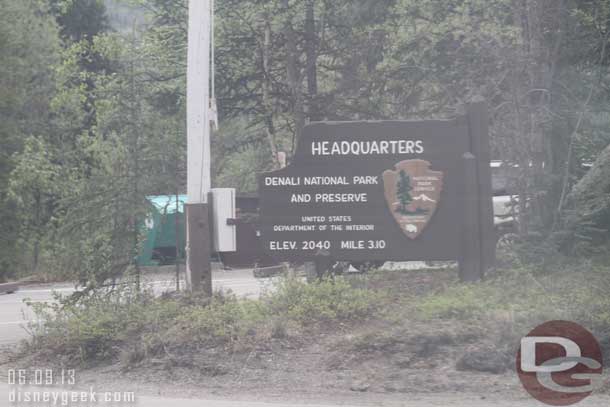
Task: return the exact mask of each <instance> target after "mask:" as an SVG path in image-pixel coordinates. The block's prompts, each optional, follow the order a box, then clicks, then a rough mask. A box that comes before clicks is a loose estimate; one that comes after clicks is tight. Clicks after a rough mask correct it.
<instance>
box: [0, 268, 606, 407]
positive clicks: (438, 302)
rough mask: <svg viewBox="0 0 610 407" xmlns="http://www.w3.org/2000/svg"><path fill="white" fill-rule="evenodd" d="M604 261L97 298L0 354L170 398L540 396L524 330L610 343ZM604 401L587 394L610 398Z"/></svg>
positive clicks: (91, 382)
mask: <svg viewBox="0 0 610 407" xmlns="http://www.w3.org/2000/svg"><path fill="white" fill-rule="evenodd" d="M606 273H607V270H605V269H604V270H598V271H595V270H593V271H590V272H589V274H588V275H587V280H586V282H585V283H584V284H583V282H582V281H581V280H580V278H579V276H578V275H576V274H574V273H573V272H558V273H556V274H554V275H548V276H547V275H535V274H532V272H531V270H514V271H510V272H509V271H504V272H502V274H500V275H496V276H495V277H492V278H491V279H490V281H489V282H487V283H482V284H478V285H463V284H458V283H457V280H456V272H455V270H452V269H444V270H408V271H405V270H394V271H378V272H374V273H371V274H369V275H365V276H358V275H354V276H348V277H346V278H338V279H336V280H335V281H327V282H323V283H318V284H314V285H308V284H305V283H303V282H302V281H301V280H299V279H296V280H294V279H292V280H291V279H282V280H280V281H279V284H278V286H277V287H276V289H275V291H273V292H271V293H268V294H266V295H263V296H262V299H261V300H260V301H252V300H244V299H239V298H237V297H230V296H220V297H217V298H216V299H214V300H213V301H212V303H209V302H205V301H203V302H202V301H201V300H200V299H198V298H196V297H190V296H186V297H184V298H182V297H175V296H169V297H168V296H165V297H162V298H159V299H152V298H151V299H150V300H146V301H147V302H146V305H145V306H143V307H139V306H135V308H129V309H123V308H116V305H117V304H116V303H115V305H113V306H112V307H111V308H108V310H106V308H105V305H104V303H96V304H92V306H91V308H90V309H91V312H93V313H92V314H89V313H88V312H89V311H83V312H85V313H83V314H80V315H81V316H78V318H79V320H83V319H84V320H87V324H86V325H77V326H73V327H72V328H68V327H67V326H65V325H63V323H62V322H61V321H54V322H52V323H51V325H48V327H49V328H50V329H51V330H50V331H47V333H46V336H39V337H38V338H37V343H36V344H35V345H34V346H33V347H30V348H29V352H28V353H27V354H23V353H22V354H21V355H17V357H15V358H13V359H11V361H10V363H7V364H5V365H4V366H5V367H6V366H11V367H23V368H28V369H35V368H36V367H40V366H58V367H64V368H76V369H77V371H78V378H79V381H78V384H79V385H82V386H84V387H88V386H102V387H104V388H112V389H113V390H114V389H117V390H122V389H124V390H125V391H136V392H137V393H138V394H142V395H155V396H164V397H180V398H184V397H189V398H190V397H192V398H202V399H207V398H210V397H211V396H214V397H218V398H228V399H235V398H239V397H241V398H242V399H244V400H265V401H270V400H271V401H273V400H276V399H277V400H289V401H293V400H299V401H308V402H311V403H320V402H325V403H328V402H331V401H332V402H336V403H339V404H340V403H371V404H375V403H378V402H379V400H384V403H386V402H388V403H389V402H394V401H395V402H400V401H401V400H403V401H404V399H405V398H408V400H413V395H418V396H421V397H423V398H426V397H428V396H431V397H432V398H433V397H437V396H439V395H441V396H440V397H441V398H440V399H439V400H443V403H446V402H447V401H448V400H452V398H455V399H456V400H461V401H463V402H464V403H466V401H467V400H468V403H470V402H471V401H473V400H491V399H498V400H500V399H502V400H511V401H515V400H516V401H519V400H521V402H522V403H525V404H523V405H535V404H533V403H532V404H528V400H529V399H528V397H526V395H525V393H524V391H523V390H522V387H521V385H520V383H519V381H518V379H517V376H516V374H515V372H514V365H515V355H516V349H517V346H518V343H519V338H520V337H521V336H523V335H525V334H526V333H527V332H528V331H529V329H531V328H532V327H534V326H536V325H537V324H538V323H540V322H544V321H546V320H549V319H555V318H564V319H569V320H574V321H577V322H579V323H582V324H583V325H585V326H587V327H589V328H590V329H592V330H593V331H594V332H595V334H596V335H597V336H598V338H599V339H600V341H601V342H602V346H604V347H605V349H606V355H608V350H610V335H608V330H607V327H608V323H607V322H608V321H606V320H605V319H604V318H605V316H604V315H605V314H604V313H603V312H601V310H604V309H608V304H607V301H608V298H607V296H606V295H605V293H606V292H607V291H605V290H606V285H607V283H608V281H607V274H606ZM534 281H535V282H536V283H534ZM604 284H605V285H604ZM85 309H87V306H85ZM75 311H78V312H80V311H79V310H72V312H75ZM77 315H78V314H77ZM115 315H116V317H114V318H115V319H112V318H113V316H115ZM109 318H110V319H109ZM98 320H99V321H101V323H100V322H99V321H98ZM125 321H128V324H127V325H125V323H126V322H125ZM75 322H76V321H75ZM109 324H110V325H109ZM74 329H76V330H74ZM83 329H86V330H87V331H86V332H88V333H87V334H86V336H83V335H84V334H83V331H82V330H83ZM79 332H80V334H78V333H79ZM79 349H80V350H79ZM83 351H84V352H85V353H83ZM87 352H89V353H87ZM79 354H80V356H78V355H79ZM83 355H84V356H83ZM83 357H84V358H83ZM0 373H1V372H0ZM608 383H610V382H609V381H608V376H606V387H605V390H604V391H605V392H606V393H607V392H608V390H609V389H610V386H608ZM333 400H335V401H333ZM599 400H602V401H603V402H602V401H600V403H602V404H591V405H608V399H607V398H602V399H599ZM426 402H428V401H426ZM429 402H430V403H433V401H431V400H430V401H429ZM483 402H484V401H483ZM468 403H466V404H465V405H476V404H472V403H470V404H468ZM430 405H434V404H430ZM439 405H446V404H442V403H441V404H439ZM458 405H459V404H458ZM481 405H485V404H481ZM493 405H498V404H496V403H495V402H494V403H493ZM500 405H501V404H500ZM511 405H515V404H511ZM516 405H518V404H516Z"/></svg>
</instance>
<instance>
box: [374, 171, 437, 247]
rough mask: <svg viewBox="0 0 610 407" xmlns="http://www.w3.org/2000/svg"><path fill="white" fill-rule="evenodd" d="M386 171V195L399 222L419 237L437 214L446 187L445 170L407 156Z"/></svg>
mask: <svg viewBox="0 0 610 407" xmlns="http://www.w3.org/2000/svg"><path fill="white" fill-rule="evenodd" d="M395 168H396V170H395V171H392V170H387V171H385V172H384V173H383V184H384V189H385V199H386V202H387V203H388V208H389V209H390V212H391V213H392V216H394V219H396V222H397V223H398V225H400V228H401V229H402V231H403V232H404V234H405V235H407V236H408V237H409V238H410V239H415V238H417V237H418V236H419V235H420V234H421V233H422V232H423V230H424V229H425V228H426V226H427V225H428V222H429V221H430V219H431V218H432V215H434V212H435V211H436V207H437V205H438V202H439V200H440V197H441V191H442V189H443V173H442V172H440V171H432V170H430V163H429V162H428V161H424V160H406V161H401V162H399V163H398V164H396V165H395Z"/></svg>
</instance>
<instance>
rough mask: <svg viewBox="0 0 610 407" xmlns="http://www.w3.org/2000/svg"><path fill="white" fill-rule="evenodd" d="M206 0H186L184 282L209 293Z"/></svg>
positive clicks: (192, 288) (207, 41)
mask: <svg viewBox="0 0 610 407" xmlns="http://www.w3.org/2000/svg"><path fill="white" fill-rule="evenodd" d="M211 12H212V10H211V6H210V0H189V21H188V62H187V138H188V142H187V149H188V153H187V195H188V204H187V207H186V210H185V212H186V222H187V235H186V236H187V241H186V257H187V258H186V283H187V288H188V289H189V290H191V291H200V290H204V292H206V293H207V294H209V295H211V290H212V272H211V264H210V250H209V247H210V234H209V224H208V215H207V214H208V206H207V204H208V193H209V192H210V187H211V180H210V161H211V155H210V93H209V86H210V46H211V44H210V43H211V35H210V34H211V31H210V21H211Z"/></svg>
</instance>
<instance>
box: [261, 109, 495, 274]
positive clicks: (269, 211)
mask: <svg viewBox="0 0 610 407" xmlns="http://www.w3.org/2000/svg"><path fill="white" fill-rule="evenodd" d="M259 183H260V186H259V191H260V199H261V202H260V215H261V218H260V227H261V229H260V230H261V238H262V241H263V247H265V249H266V250H267V251H268V252H269V253H270V254H271V255H272V256H273V257H274V258H275V259H277V260H281V261H308V260H314V258H315V256H317V255H319V254H320V253H325V254H327V255H328V254H329V255H330V258H331V259H333V260H337V261H352V262H357V261H358V262H361V261H408V260H457V261H459V262H460V275H461V278H462V279H463V280H477V279H479V278H481V277H482V276H483V273H484V272H485V270H486V269H487V268H489V267H490V266H491V265H492V264H493V261H494V256H495V234H494V227H493V207H492V187H491V170H490V152H489V136H488V124H487V111H486V107H485V104H482V103H478V104H474V105H470V106H469V107H468V110H467V114H465V115H463V116H459V117H457V118H455V119H452V120H436V121H377V122H321V123H314V124H310V125H308V126H307V127H306V128H305V129H304V132H303V136H302V137H301V140H299V144H298V147H297V150H296V154H295V156H294V160H293V162H292V163H291V165H289V166H288V167H286V168H283V169H281V170H278V171H274V172H270V173H265V174H262V175H261V176H260V179H259Z"/></svg>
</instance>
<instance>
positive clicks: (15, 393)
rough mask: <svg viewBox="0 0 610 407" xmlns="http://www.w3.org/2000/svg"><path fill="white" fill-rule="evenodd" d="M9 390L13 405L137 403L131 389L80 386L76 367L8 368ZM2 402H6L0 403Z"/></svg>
mask: <svg viewBox="0 0 610 407" xmlns="http://www.w3.org/2000/svg"><path fill="white" fill-rule="evenodd" d="M6 384H8V386H9V388H8V394H7V397H8V398H5V399H4V400H5V401H8V402H9V405H11V406H39V405H44V406H71V407H79V406H90V405H113V406H114V405H122V406H125V405H135V403H136V395H135V392H132V391H96V390H95V389H94V388H93V387H88V388H87V389H86V390H83V389H80V388H77V387H76V385H77V378H76V371H75V370H74V369H58V370H54V369H9V370H8V371H7V382H6ZM0 404H1V405H4V404H2V403H0Z"/></svg>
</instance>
